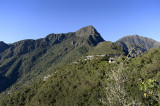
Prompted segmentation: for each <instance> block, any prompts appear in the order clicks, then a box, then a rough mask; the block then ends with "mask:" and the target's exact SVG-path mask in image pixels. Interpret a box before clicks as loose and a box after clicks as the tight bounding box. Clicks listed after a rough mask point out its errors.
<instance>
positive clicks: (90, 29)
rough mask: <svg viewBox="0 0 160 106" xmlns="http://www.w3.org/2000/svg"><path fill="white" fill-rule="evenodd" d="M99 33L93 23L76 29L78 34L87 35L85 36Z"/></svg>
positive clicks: (80, 35)
mask: <svg viewBox="0 0 160 106" xmlns="http://www.w3.org/2000/svg"><path fill="white" fill-rule="evenodd" d="M97 33H98V32H97V30H96V29H95V28H94V27H93V26H92V25H89V26H86V27H83V28H81V29H80V30H78V31H76V36H79V37H85V36H89V35H94V34H97Z"/></svg>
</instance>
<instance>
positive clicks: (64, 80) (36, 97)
mask: <svg viewBox="0 0 160 106" xmlns="http://www.w3.org/2000/svg"><path fill="white" fill-rule="evenodd" d="M115 60H116V61H115V63H109V62H108V58H106V57H103V58H99V57H97V58H94V59H93V60H91V61H81V62H79V63H76V64H74V63H73V64H70V65H65V66H63V67H61V68H58V69H57V70H56V71H55V73H53V75H52V76H51V77H49V78H48V79H47V80H46V81H40V82H38V83H36V84H34V85H32V86H30V87H26V88H24V89H22V90H21V91H18V92H15V93H12V94H11V95H8V97H7V98H5V99H4V100H2V101H1V105H2V106H5V105H11V104H12V105H13V106H14V105H15V106H17V105H35V106H37V105H43V106H45V105H46V106H47V105H58V106H62V105H67V106H68V105H111V106H113V105H120V106H123V105H159V104H160V102H159V101H160V95H159V92H160V86H159V82H160V80H159V77H160V76H159V75H160V66H159V62H160V48H158V49H152V50H150V51H148V52H147V53H145V54H143V55H140V56H138V57H136V58H132V59H131V58H129V57H125V56H123V57H119V58H117V59H115ZM20 98H22V99H20Z"/></svg>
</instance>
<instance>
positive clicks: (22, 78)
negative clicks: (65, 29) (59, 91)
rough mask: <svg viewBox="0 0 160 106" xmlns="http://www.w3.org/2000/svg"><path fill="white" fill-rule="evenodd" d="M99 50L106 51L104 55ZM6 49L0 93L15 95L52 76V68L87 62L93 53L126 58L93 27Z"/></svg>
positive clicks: (1, 55) (2, 57)
mask: <svg viewBox="0 0 160 106" xmlns="http://www.w3.org/2000/svg"><path fill="white" fill-rule="evenodd" d="M103 42H104V43H103ZM99 43H100V44H99ZM6 45H7V44H6ZM105 45H106V46H105ZM1 46H3V45H1ZM1 46H0V47H1ZM99 46H102V48H103V49H104V51H102V52H101V47H99ZM3 47H4V48H5V49H1V50H2V52H1V53H0V92H2V91H6V90H9V91H11V92H14V91H15V90H17V89H20V88H21V87H23V86H27V85H29V84H31V83H32V82H35V81H36V80H38V79H42V78H43V77H44V76H45V75H47V74H48V73H53V71H54V70H53V68H54V69H56V68H57V67H59V66H61V65H63V64H69V63H72V62H74V61H77V60H78V59H80V60H81V59H84V57H85V56H87V55H95V52H93V50H96V51H98V52H97V54H99V55H106V54H113V53H114V54H115V55H124V52H123V47H121V46H120V45H118V44H114V43H110V42H105V41H104V40H103V38H102V37H101V35H100V34H99V33H98V32H97V31H96V29H95V28H94V27H93V26H87V27H84V28H82V29H80V30H78V31H76V32H72V33H61V34H49V35H48V36H46V37H45V38H42V39H38V40H31V39H29V40H23V41H19V42H16V43H13V44H10V45H9V46H3ZM50 67H52V70H51V69H50ZM3 93H5V92H3Z"/></svg>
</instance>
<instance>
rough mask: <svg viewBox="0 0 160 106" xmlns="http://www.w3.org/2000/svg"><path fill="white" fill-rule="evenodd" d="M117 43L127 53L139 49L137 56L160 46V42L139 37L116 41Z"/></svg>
mask: <svg viewBox="0 0 160 106" xmlns="http://www.w3.org/2000/svg"><path fill="white" fill-rule="evenodd" d="M116 43H118V44H120V45H122V46H123V47H124V49H125V51H126V52H129V51H130V50H131V49H133V48H135V49H137V51H136V55H139V54H141V53H144V52H145V51H147V50H149V49H152V48H157V47H159V46H160V42H157V41H155V40H153V39H151V38H147V37H142V36H138V35H132V36H125V37H123V38H121V39H119V40H118V41H116Z"/></svg>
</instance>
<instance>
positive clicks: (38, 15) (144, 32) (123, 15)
mask: <svg viewBox="0 0 160 106" xmlns="http://www.w3.org/2000/svg"><path fill="white" fill-rule="evenodd" d="M88 25H93V26H94V27H95V28H96V29H97V30H98V32H99V33H100V34H101V35H102V37H103V38H104V39H105V40H106V41H116V40H118V39H119V38H121V37H123V36H126V35H134V34H138V35H141V36H145V37H149V38H153V39H155V40H157V41H160V0H0V41H4V42H6V43H13V42H16V41H19V40H23V39H37V38H43V37H45V36H46V35H48V34H49V33H67V32H74V31H76V30H78V29H80V28H81V27H84V26H88Z"/></svg>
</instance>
